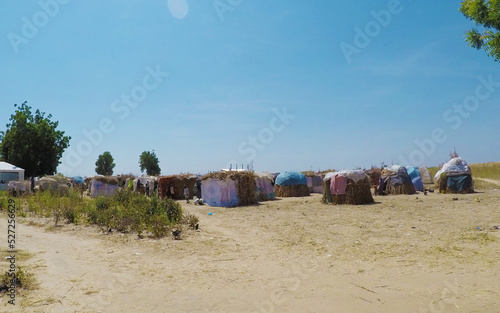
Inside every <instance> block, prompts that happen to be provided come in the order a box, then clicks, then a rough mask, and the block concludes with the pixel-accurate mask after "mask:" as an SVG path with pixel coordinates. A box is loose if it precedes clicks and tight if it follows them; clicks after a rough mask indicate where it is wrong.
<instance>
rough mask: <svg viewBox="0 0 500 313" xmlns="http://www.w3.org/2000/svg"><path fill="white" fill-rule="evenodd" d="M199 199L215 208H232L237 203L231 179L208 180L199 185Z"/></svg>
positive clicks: (234, 186)
mask: <svg viewBox="0 0 500 313" xmlns="http://www.w3.org/2000/svg"><path fill="white" fill-rule="evenodd" d="M201 197H202V198H203V201H205V203H206V204H208V205H210V206H217V207H226V208H227V207H233V206H237V205H238V203H239V200H238V196H237V194H236V183H235V182H234V180H232V179H227V180H219V179H213V178H209V179H207V180H204V181H203V183H202V184H201Z"/></svg>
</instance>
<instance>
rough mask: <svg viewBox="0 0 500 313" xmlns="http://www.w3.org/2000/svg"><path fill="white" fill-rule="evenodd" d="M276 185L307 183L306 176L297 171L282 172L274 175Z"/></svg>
mask: <svg viewBox="0 0 500 313" xmlns="http://www.w3.org/2000/svg"><path fill="white" fill-rule="evenodd" d="M276 185H279V186H296V185H307V180H306V176H305V175H304V174H302V173H299V172H282V173H280V174H279V175H278V176H277V177H276Z"/></svg>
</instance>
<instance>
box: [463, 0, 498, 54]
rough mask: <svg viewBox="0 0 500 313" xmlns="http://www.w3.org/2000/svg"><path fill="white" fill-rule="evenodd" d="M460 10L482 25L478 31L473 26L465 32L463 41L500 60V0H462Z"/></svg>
mask: <svg viewBox="0 0 500 313" xmlns="http://www.w3.org/2000/svg"><path fill="white" fill-rule="evenodd" d="M460 12H462V14H463V15H464V16H465V17H467V18H468V19H470V20H472V21H474V22H476V24H477V25H482V27H483V30H482V32H481V33H480V32H479V31H478V30H477V29H475V28H473V29H472V30H468V31H467V32H466V33H465V41H466V42H467V43H468V44H469V46H471V47H473V48H476V49H478V50H479V49H484V50H485V51H486V52H487V53H488V55H489V56H491V57H493V58H494V59H495V61H497V62H499V61H500V33H499V30H500V0H464V1H462V2H461V3H460Z"/></svg>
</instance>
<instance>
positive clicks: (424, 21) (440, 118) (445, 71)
mask: <svg viewBox="0 0 500 313" xmlns="http://www.w3.org/2000/svg"><path fill="white" fill-rule="evenodd" d="M459 3H460V1H459V0H456V1H452V0H446V1H431V0H420V1H411V0H401V1H397V0H389V1H388V0H373V1H353V0H335V1H326V0H310V1H305V0H302V1H299V0H273V1H268V0H266V1H264V0H251V1H250V0H203V1H201V0H170V1H167V0H161V1H160V0H158V1H156V0H148V1H146V0H130V1H126V0H110V1H97V0H95V1H91V0H89V1H83V0H72V1H70V0H64V1H63V0H41V1H40V2H39V1H1V2H0V35H1V37H0V38H1V39H0V60H1V83H0V103H1V105H0V129H1V130H5V124H7V123H8V120H9V117H10V114H12V113H13V112H14V106H13V105H14V103H17V104H21V103H22V102H24V101H28V104H29V105H30V106H32V107H33V109H40V110H41V111H43V112H46V113H47V114H49V113H50V114H52V116H53V120H57V121H59V129H61V130H64V131H65V132H66V134H67V135H70V136H71V137H72V139H71V142H70V145H71V146H70V148H68V150H67V151H66V152H65V153H64V155H63V159H62V164H61V165H60V166H59V168H58V170H59V171H60V172H62V173H63V174H66V175H71V176H73V175H82V176H87V175H93V174H95V172H94V169H95V161H96V160H97V157H98V155H99V154H102V153H103V152H105V151H110V152H111V154H112V155H113V157H114V159H115V163H116V167H115V174H121V173H134V174H139V173H140V170H139V163H138V161H139V155H140V154H141V153H142V152H143V151H152V150H154V151H155V153H156V155H157V156H158V158H159V160H160V167H161V169H162V174H172V173H181V172H194V173H206V172H207V171H209V170H212V171H213V170H219V169H221V168H225V167H228V166H229V165H228V164H229V163H233V167H234V164H235V163H236V162H237V163H238V164H240V165H239V166H241V164H242V163H243V164H247V163H249V162H250V161H251V160H253V163H254V168H255V170H257V171H272V172H279V171H285V170H299V171H302V170H310V169H313V170H317V169H321V170H324V169H329V168H333V169H337V170H341V169H352V168H355V167H362V168H366V167H370V166H371V165H378V166H379V165H380V164H381V162H385V163H386V164H391V163H398V164H402V165H420V164H424V165H427V166H434V165H438V164H440V163H442V162H445V161H447V160H448V154H449V153H450V152H452V151H453V149H454V148H456V150H457V152H459V154H461V156H462V157H463V158H464V159H466V160H467V161H468V162H469V163H478V162H488V161H499V151H500V141H499V127H498V125H499V122H498V120H499V116H500V106H499V105H498V103H499V101H500V73H499V71H498V66H499V64H498V63H495V62H494V60H493V59H492V58H489V57H488V56H487V55H486V53H485V52H484V51H477V50H475V49H473V48H470V47H468V46H467V45H466V44H465V43H464V39H463V35H464V33H465V31H466V30H467V29H469V28H472V27H474V24H473V23H472V22H471V21H469V20H467V19H466V18H465V17H463V16H462V15H461V13H460V12H459V11H458V8H459Z"/></svg>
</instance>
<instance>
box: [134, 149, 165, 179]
mask: <svg viewBox="0 0 500 313" xmlns="http://www.w3.org/2000/svg"><path fill="white" fill-rule="evenodd" d="M159 163H160V161H158V158H157V157H156V154H155V151H154V150H153V152H150V151H144V152H143V153H142V154H141V156H140V158H139V165H140V166H141V172H144V170H146V174H148V175H153V176H154V175H160V172H161V169H160V165H159Z"/></svg>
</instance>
